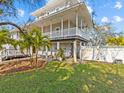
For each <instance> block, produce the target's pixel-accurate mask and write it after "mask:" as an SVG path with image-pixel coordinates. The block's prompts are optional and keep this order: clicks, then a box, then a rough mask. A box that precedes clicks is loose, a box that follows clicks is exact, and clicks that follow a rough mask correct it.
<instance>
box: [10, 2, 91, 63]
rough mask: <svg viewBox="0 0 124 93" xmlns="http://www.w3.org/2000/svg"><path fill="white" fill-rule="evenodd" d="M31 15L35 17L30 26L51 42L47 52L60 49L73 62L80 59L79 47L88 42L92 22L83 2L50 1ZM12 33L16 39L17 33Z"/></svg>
mask: <svg viewBox="0 0 124 93" xmlns="http://www.w3.org/2000/svg"><path fill="white" fill-rule="evenodd" d="M31 15H32V16H34V17H36V19H35V20H34V22H33V23H32V25H33V24H35V25H37V26H40V27H41V31H42V33H43V35H46V36H48V37H49V38H50V40H51V42H52V47H51V49H50V50H48V52H53V54H54V53H55V52H56V51H57V50H58V49H60V48H62V49H64V51H65V56H66V57H72V58H73V59H74V62H76V61H77V59H80V58H81V51H80V50H81V46H82V45H86V44H87V43H88V42H89V39H90V37H89V36H88V35H87V33H88V31H89V30H90V29H92V20H91V17H90V14H89V12H88V9H87V7H86V5H85V4H84V3H83V2H81V1H80V0H50V1H48V3H47V4H46V5H45V6H44V7H42V8H40V9H38V10H36V11H34V12H33V13H31ZM12 33H13V37H14V38H18V36H17V35H18V32H16V31H13V32H12ZM39 54H40V51H39Z"/></svg>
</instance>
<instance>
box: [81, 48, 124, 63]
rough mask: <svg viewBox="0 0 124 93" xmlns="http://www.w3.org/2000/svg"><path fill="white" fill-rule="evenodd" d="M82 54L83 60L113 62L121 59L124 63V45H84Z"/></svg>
mask: <svg viewBox="0 0 124 93" xmlns="http://www.w3.org/2000/svg"><path fill="white" fill-rule="evenodd" d="M81 56H82V60H100V61H106V62H110V63H112V62H113V61H114V60H116V59H119V60H123V63H124V47H107V46H106V47H100V48H97V47H96V46H92V47H91V46H83V47H82V53H81Z"/></svg>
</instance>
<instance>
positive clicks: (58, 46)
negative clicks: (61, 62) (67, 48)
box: [57, 42, 60, 50]
mask: <svg viewBox="0 0 124 93" xmlns="http://www.w3.org/2000/svg"><path fill="white" fill-rule="evenodd" d="M59 49H60V42H57V50H59Z"/></svg>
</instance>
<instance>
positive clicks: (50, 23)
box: [50, 22, 53, 37]
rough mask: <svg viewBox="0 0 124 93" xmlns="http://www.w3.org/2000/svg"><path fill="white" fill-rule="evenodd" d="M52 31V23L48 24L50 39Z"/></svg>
mask: <svg viewBox="0 0 124 93" xmlns="http://www.w3.org/2000/svg"><path fill="white" fill-rule="evenodd" d="M52 29H53V27H52V22H50V37H52Z"/></svg>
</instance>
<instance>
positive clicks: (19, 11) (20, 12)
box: [18, 9, 25, 17]
mask: <svg viewBox="0 0 124 93" xmlns="http://www.w3.org/2000/svg"><path fill="white" fill-rule="evenodd" d="M24 14H25V11H24V10H22V9H18V15H19V16H20V17H23V16H24Z"/></svg>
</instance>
